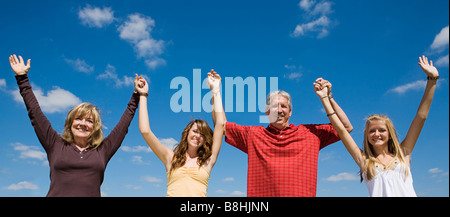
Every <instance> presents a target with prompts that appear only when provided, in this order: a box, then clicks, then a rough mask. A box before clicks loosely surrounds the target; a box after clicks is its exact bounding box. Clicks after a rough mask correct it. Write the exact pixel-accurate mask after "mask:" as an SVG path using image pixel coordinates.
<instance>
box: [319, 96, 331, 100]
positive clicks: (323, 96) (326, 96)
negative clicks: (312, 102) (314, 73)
mask: <svg viewBox="0 0 450 217" xmlns="http://www.w3.org/2000/svg"><path fill="white" fill-rule="evenodd" d="M327 97H329V96H322V97H320V99H324V98H327Z"/></svg>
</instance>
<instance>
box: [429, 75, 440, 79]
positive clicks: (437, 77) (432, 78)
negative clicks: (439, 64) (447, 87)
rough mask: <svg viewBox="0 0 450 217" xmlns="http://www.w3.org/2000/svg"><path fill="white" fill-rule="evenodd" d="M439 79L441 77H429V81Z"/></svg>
mask: <svg viewBox="0 0 450 217" xmlns="http://www.w3.org/2000/svg"><path fill="white" fill-rule="evenodd" d="M437 79H439V75H438V76H436V77H430V76H428V77H427V80H437Z"/></svg>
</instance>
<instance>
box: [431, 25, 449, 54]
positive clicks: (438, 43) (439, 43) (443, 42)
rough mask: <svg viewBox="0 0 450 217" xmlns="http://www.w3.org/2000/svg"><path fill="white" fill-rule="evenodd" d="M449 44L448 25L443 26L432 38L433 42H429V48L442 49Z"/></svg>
mask: <svg viewBox="0 0 450 217" xmlns="http://www.w3.org/2000/svg"><path fill="white" fill-rule="evenodd" d="M448 44H449V27H448V26H446V27H444V28H443V29H442V30H441V32H439V34H437V35H436V37H435V38H434V41H433V43H432V44H431V46H430V47H431V49H434V50H436V49H443V48H445V47H447V46H448Z"/></svg>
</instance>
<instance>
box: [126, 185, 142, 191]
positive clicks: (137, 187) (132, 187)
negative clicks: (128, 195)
mask: <svg viewBox="0 0 450 217" xmlns="http://www.w3.org/2000/svg"><path fill="white" fill-rule="evenodd" d="M125 188H126V189H132V190H141V189H142V187H141V186H137V185H125Z"/></svg>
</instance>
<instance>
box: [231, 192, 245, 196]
mask: <svg viewBox="0 0 450 217" xmlns="http://www.w3.org/2000/svg"><path fill="white" fill-rule="evenodd" d="M230 195H231V196H244V195H245V193H244V192H242V191H233V192H231V193H230Z"/></svg>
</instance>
